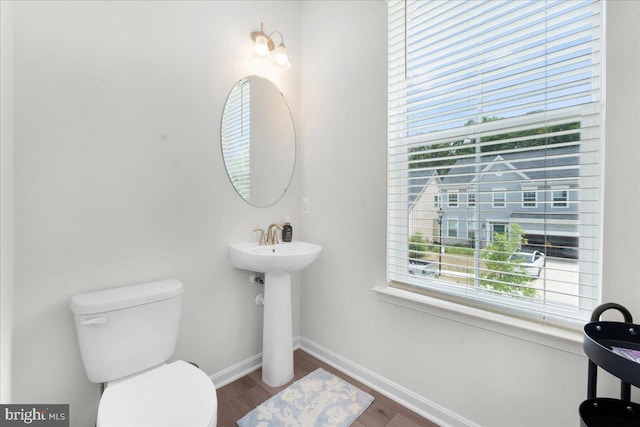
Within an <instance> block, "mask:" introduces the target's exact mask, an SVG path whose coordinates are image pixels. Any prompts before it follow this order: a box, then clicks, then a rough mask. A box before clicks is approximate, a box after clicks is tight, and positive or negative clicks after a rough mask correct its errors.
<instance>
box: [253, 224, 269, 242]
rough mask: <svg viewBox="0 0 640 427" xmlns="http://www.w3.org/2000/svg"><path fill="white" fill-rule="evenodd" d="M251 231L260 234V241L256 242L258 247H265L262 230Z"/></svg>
mask: <svg viewBox="0 0 640 427" xmlns="http://www.w3.org/2000/svg"><path fill="white" fill-rule="evenodd" d="M253 231H255V232H258V233H260V239H259V240H258V246H264V245H266V241H265V239H264V230H263V229H262V228H254V229H253Z"/></svg>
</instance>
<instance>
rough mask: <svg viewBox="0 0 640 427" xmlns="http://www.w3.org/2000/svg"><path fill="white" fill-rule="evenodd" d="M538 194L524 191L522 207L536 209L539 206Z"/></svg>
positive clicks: (533, 191) (532, 191)
mask: <svg viewBox="0 0 640 427" xmlns="http://www.w3.org/2000/svg"><path fill="white" fill-rule="evenodd" d="M537 201H538V193H537V192H536V191H535V190H524V191H523V192H522V207H523V208H535V207H536V206H538V203H537Z"/></svg>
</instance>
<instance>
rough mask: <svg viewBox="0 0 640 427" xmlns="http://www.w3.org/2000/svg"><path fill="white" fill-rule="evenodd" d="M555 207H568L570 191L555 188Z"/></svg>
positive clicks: (553, 193)
mask: <svg viewBox="0 0 640 427" xmlns="http://www.w3.org/2000/svg"><path fill="white" fill-rule="evenodd" d="M551 194H552V195H553V207H554V208H566V207H567V206H568V205H569V204H568V203H567V201H568V200H569V192H568V191H567V190H553V192H552V193H551Z"/></svg>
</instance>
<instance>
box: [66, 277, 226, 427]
mask: <svg viewBox="0 0 640 427" xmlns="http://www.w3.org/2000/svg"><path fill="white" fill-rule="evenodd" d="M182 293H183V285H182V283H181V282H179V281H178V280H175V279H168V280H162V281H157V282H149V283H142V284H138V285H130V286H124V287H119V288H112V289H106V290H101V291H97V292H89V293H84V294H80V295H75V296H73V297H72V298H71V302H70V306H71V311H72V312H73V317H74V320H75V325H76V333H77V335H78V346H79V347H80V355H81V357H82V362H83V364H84V368H85V371H86V373H87V377H88V378H89V380H90V381H91V382H94V383H103V384H104V385H105V389H104V393H103V394H102V397H101V399H100V404H99V406H98V419H97V422H96V426H97V427H165V426H166V427H168V426H173V427H176V426H180V427H215V426H216V422H217V410H218V404H217V398H216V389H215V387H214V385H213V382H212V381H211V379H210V378H209V377H208V376H207V375H206V374H205V373H204V372H202V371H201V370H200V369H198V368H197V367H196V366H194V365H192V364H190V363H187V362H184V361H182V360H178V361H174V362H171V363H167V361H168V360H169V358H170V357H171V356H172V355H173V353H174V351H175V347H176V341H177V339H178V329H179V323H180V306H181V303H182Z"/></svg>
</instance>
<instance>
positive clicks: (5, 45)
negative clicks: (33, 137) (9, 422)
mask: <svg viewBox="0 0 640 427" xmlns="http://www.w3.org/2000/svg"><path fill="white" fill-rule="evenodd" d="M12 342H13V3H12V2H10V1H2V2H0V403H10V402H11V371H12V369H11V360H12V357H11V356H12Z"/></svg>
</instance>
